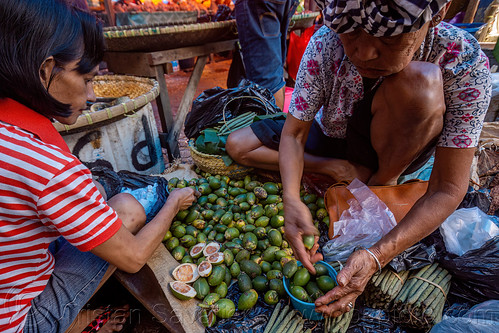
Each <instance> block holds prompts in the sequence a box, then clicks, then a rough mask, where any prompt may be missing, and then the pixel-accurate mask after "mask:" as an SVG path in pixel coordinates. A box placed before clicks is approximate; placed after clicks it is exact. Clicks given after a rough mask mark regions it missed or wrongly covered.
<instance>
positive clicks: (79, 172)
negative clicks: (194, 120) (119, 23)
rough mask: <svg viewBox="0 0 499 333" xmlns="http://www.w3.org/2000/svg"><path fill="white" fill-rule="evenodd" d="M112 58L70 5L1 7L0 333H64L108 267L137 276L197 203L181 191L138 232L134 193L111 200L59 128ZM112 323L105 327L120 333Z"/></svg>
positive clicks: (141, 217) (139, 211) (49, 1)
mask: <svg viewBox="0 0 499 333" xmlns="http://www.w3.org/2000/svg"><path fill="white" fill-rule="evenodd" d="M103 52H104V40H103V34H102V28H101V27H100V25H98V24H97V22H96V19H95V17H93V16H92V15H90V14H88V13H86V12H83V11H81V10H78V9H75V8H70V7H68V6H67V5H66V3H65V1H64V0H46V1H39V0H2V1H0V59H1V61H0V159H1V163H0V272H1V274H0V290H1V297H0V331H2V332H21V331H24V332H64V331H66V330H67V329H68V327H69V326H70V324H71V323H72V322H73V321H74V320H75V318H76V317H77V315H78V313H79V311H80V310H81V309H82V308H83V306H84V305H85V304H86V302H88V300H89V299H90V297H91V296H92V294H93V293H94V292H95V290H96V288H97V287H98V285H99V283H100V282H101V280H102V279H103V277H104V275H105V273H106V271H110V270H111V268H110V266H109V263H111V264H112V265H115V266H116V267H118V268H120V269H122V270H124V271H127V272H136V271H138V270H139V269H140V268H141V267H142V266H143V265H144V264H145V262H146V261H147V260H148V258H149V257H150V256H151V255H152V253H153V252H154V250H155V249H156V247H157V246H158V245H159V244H160V243H161V240H162V238H163V235H164V234H165V233H166V231H167V230H168V229H169V226H170V224H171V221H172V220H173V218H174V216H175V215H176V214H177V212H178V211H179V210H180V209H185V208H187V207H189V206H190V205H191V204H192V202H193V200H194V199H195V193H194V190H192V189H190V188H187V189H182V190H176V191H173V192H172V193H171V194H170V196H169V198H168V200H167V202H166V203H165V205H164V206H163V207H162V209H161V210H160V211H159V213H158V214H157V216H156V217H155V218H154V219H153V220H152V221H151V222H150V223H148V224H147V225H146V226H144V227H143V228H141V227H142V226H143V225H144V222H145V212H144V209H143V208H142V206H141V205H140V203H139V202H138V201H137V200H135V199H134V198H133V197H132V196H131V195H129V194H120V195H116V196H114V197H112V198H110V199H109V201H108V202H107V203H106V202H105V201H104V199H103V197H102V196H101V194H100V193H99V191H98V189H97V187H96V186H95V185H94V183H93V182H92V177H91V174H90V171H89V170H88V169H87V168H86V167H85V166H84V165H82V164H81V163H80V161H79V160H78V159H77V158H76V157H75V156H73V155H72V154H71V153H70V152H69V149H68V147H67V146H66V144H65V143H64V141H63V140H62V137H61V136H60V135H59V133H57V131H56V130H55V129H54V127H53V125H52V122H51V120H53V119H56V120H58V121H59V122H61V123H63V124H73V123H74V122H75V121H76V119H77V118H78V116H79V115H80V114H81V113H82V111H83V109H85V107H86V103H87V101H94V100H95V95H94V93H93V89H92V78H93V77H94V76H95V74H96V73H97V70H98V64H99V62H100V61H101V60H102V57H103ZM139 229H140V230H139ZM60 236H62V237H63V241H61V239H60V238H59V237H60ZM58 238H59V240H58V242H57V243H53V242H54V241H55V240H56V239H58ZM51 243H53V244H52V245H51ZM49 246H50V249H49ZM91 319H92V318H88V319H87V321H83V319H82V320H80V321H79V322H78V323H77V325H75V326H74V329H75V331H78V330H79V332H81V330H82V328H84V327H85V326H86V325H87V324H88V321H91ZM104 321H105V318H104ZM110 324H112V325H107V328H103V331H108V332H110V331H114V330H119V329H120V328H122V325H120V323H119V321H111V323H110ZM97 325H102V322H100V323H97Z"/></svg>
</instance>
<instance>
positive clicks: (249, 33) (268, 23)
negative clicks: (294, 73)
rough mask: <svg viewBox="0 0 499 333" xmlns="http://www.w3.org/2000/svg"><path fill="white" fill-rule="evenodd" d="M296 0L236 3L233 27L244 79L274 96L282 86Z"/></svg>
mask: <svg viewBox="0 0 499 333" xmlns="http://www.w3.org/2000/svg"><path fill="white" fill-rule="evenodd" d="M297 6H298V0H237V1H236V6H235V15H236V24H237V31H238V35H239V42H240V43H241V52H242V55H243V62H244V67H245V70H246V77H247V78H248V79H249V80H250V81H253V82H255V83H257V84H259V85H261V86H263V87H265V88H267V89H269V90H270V91H271V92H272V93H273V94H274V93H276V92H277V91H279V89H281V88H282V87H284V84H285V82H284V77H283V76H284V70H283V66H284V62H285V61H286V36H287V31H288V26H289V21H290V20H291V17H292V16H293V14H294V12H295V10H296V7H297Z"/></svg>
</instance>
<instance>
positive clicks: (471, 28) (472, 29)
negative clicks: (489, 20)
mask: <svg viewBox="0 0 499 333" xmlns="http://www.w3.org/2000/svg"><path fill="white" fill-rule="evenodd" d="M484 24H485V23H480V22H478V23H454V24H453V25H454V26H456V27H458V28H461V29H463V30H465V31H467V32H469V33H470V34H472V35H474V34H475V33H476V32H477V31H478V30H480V28H481V27H482V26H483V25H484Z"/></svg>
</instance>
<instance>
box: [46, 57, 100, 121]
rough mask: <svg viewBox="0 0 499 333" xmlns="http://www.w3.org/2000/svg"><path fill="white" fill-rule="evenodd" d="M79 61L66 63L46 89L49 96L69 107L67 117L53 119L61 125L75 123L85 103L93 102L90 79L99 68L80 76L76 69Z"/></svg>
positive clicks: (84, 107)
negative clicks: (69, 113)
mask: <svg viewBox="0 0 499 333" xmlns="http://www.w3.org/2000/svg"><path fill="white" fill-rule="evenodd" d="M78 61H79V60H75V61H72V62H70V63H68V64H67V65H66V66H64V67H63V69H62V70H61V71H60V72H59V73H57V74H56V75H55V77H54V78H53V80H52V82H51V83H50V86H49V88H48V92H49V94H50V95H51V96H52V97H54V98H55V99H56V100H58V101H59V102H61V103H64V104H69V105H71V108H70V109H71V115H70V116H69V117H54V118H55V119H56V120H57V121H59V122H60V123H62V124H66V125H71V124H74V123H75V122H76V120H77V119H78V116H80V115H81V114H82V112H83V110H85V109H86V107H87V101H90V102H95V94H94V89H93V87H92V79H93V78H94V76H95V75H96V74H97V72H98V70H99V66H96V67H95V68H94V69H93V70H92V71H91V72H90V73H87V74H80V73H79V72H78V71H77V70H76V68H77V64H78Z"/></svg>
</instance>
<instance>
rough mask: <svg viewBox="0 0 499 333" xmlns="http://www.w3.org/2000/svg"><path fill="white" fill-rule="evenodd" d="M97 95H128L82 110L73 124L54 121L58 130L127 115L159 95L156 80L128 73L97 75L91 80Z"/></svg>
mask: <svg viewBox="0 0 499 333" xmlns="http://www.w3.org/2000/svg"><path fill="white" fill-rule="evenodd" d="M92 84H93V87H94V92H95V95H96V96H97V97H107V98H119V97H123V96H127V97H129V99H126V101H124V102H122V103H119V104H117V105H113V106H111V107H107V108H104V109H102V110H99V111H95V112H89V111H84V112H83V114H82V115H80V116H79V117H78V119H77V121H76V123H74V124H73V125H63V124H61V123H59V122H55V123H54V127H55V128H56V129H57V130H58V131H59V132H65V131H66V132H67V131H69V130H73V129H79V128H82V127H87V126H91V125H94V124H96V123H99V122H102V121H107V120H110V119H113V118H114V119H121V118H119V117H122V116H129V115H132V114H133V113H135V110H138V109H140V108H141V107H143V106H144V105H146V104H147V103H149V102H151V101H153V100H154V99H156V97H158V95H159V85H158V82H156V81H155V80H152V79H148V78H143V77H137V76H130V75H99V76H96V77H95V78H94V80H93V82H92Z"/></svg>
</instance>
